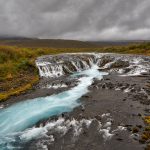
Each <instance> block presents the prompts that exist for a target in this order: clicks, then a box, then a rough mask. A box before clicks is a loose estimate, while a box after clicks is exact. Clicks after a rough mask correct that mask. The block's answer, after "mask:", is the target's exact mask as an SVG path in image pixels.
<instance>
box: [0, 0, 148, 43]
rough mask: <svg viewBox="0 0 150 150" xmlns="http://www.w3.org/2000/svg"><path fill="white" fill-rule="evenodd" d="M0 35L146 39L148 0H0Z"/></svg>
mask: <svg viewBox="0 0 150 150" xmlns="http://www.w3.org/2000/svg"><path fill="white" fill-rule="evenodd" d="M0 35H16V36H26V37H39V38H57V39H60V38H63V39H77V40H115V39H116V40H123V39H129V40H130V39H150V0H0Z"/></svg>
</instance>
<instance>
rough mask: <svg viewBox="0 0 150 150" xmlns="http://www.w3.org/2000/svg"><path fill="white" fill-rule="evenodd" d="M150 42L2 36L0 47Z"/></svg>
mask: <svg viewBox="0 0 150 150" xmlns="http://www.w3.org/2000/svg"><path fill="white" fill-rule="evenodd" d="M141 42H149V41H142V40H141V41H140V40H133V41H77V40H62V39H37V38H26V37H7V36H0V45H9V46H19V47H35V48H37V47H48V48H98V47H105V46H122V45H128V44H134V43H141Z"/></svg>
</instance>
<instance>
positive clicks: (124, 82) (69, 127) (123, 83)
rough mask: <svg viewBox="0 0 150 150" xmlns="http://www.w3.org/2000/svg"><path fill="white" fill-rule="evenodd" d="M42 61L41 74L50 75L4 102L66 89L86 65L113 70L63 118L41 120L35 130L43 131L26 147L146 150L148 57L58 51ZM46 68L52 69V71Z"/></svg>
mask: <svg viewBox="0 0 150 150" xmlns="http://www.w3.org/2000/svg"><path fill="white" fill-rule="evenodd" d="M68 56H69V57H68ZM86 56H88V57H86ZM60 58H61V59H60ZM64 58H65V59H64ZM82 59H83V60H84V63H83V61H81V60H82ZM40 60H42V64H41V63H39V62H38V63H39V64H40V65H39V66H38V67H39V69H40V71H41V76H44V75H45V76H46V78H45V77H42V80H41V81H40V83H39V84H38V85H36V86H35V88H34V91H30V92H29V93H26V94H24V95H21V96H18V97H13V98H12V99H10V101H7V102H5V103H2V104H1V105H3V106H5V105H10V102H11V101H12V100H14V101H13V102H16V101H21V100H25V99H32V98H35V97H41V96H42V97H44V96H48V95H51V94H56V93H59V92H61V91H64V90H68V89H70V88H72V87H74V86H76V85H77V84H78V79H77V78H70V77H69V78H68V75H69V73H70V74H71V72H73V71H78V70H79V69H80V70H82V69H87V68H88V67H90V66H91V65H92V63H95V62H97V64H98V65H99V71H107V72H108V73H109V74H108V75H106V76H104V78H103V79H102V80H98V79H94V81H93V84H92V85H91V86H90V87H89V92H88V93H87V94H86V95H84V96H82V97H81V98H80V102H81V106H79V107H77V108H75V109H74V110H73V111H72V112H70V113H65V112H64V113H63V114H62V115H60V116H55V117H51V118H49V119H48V120H47V119H46V120H43V121H40V122H38V123H37V124H36V129H38V128H39V129H42V133H41V134H40V136H38V137H37V138H33V139H32V138H31V140H30V142H27V143H25V145H24V146H23V147H24V149H31V150H34V149H35V150H37V149H40V150H41V149H53V150H60V149H61V150H70V149H73V150H83V149H86V150H88V149H89V150H91V149H92V150H99V149H101V150H105V149H107V150H112V149H113V150H120V149H122V150H127V149H128V150H133V149H136V150H143V149H145V148H146V146H147V145H148V144H149V139H147V140H145V139H143V138H142V135H143V132H144V131H145V124H144V120H143V118H144V117H145V116H150V107H149V105H150V71H149V70H150V68H149V67H150V61H149V60H150V58H149V57H144V56H132V55H115V54H105V55H103V54H101V55H95V54H92V57H91V54H86V55H81V54H80V55H79V56H78V55H75V54H73V55H72V56H71V57H70V55H66V56H62V55H59V56H57V57H56V58H55V57H53V58H52V59H50V57H48V56H47V57H46V59H45V58H40ZM43 60H46V61H47V62H50V61H52V60H53V61H52V62H53V63H52V65H53V66H54V65H57V67H52V68H51V63H48V65H47V64H46V63H43ZM58 60H59V62H58ZM62 60H63V61H62ZM73 60H75V61H73ZM98 60H99V61H98ZM66 61H68V62H70V63H66ZM54 62H55V63H54ZM56 62H57V64H56ZM72 62H73V63H72ZM64 63H65V64H67V65H68V66H69V67H68V68H67V65H66V67H65V69H64V70H63V72H60V71H62V69H63V67H64ZM59 64H60V65H59ZM45 67H46V69H44V68H45ZM56 68H57V69H56ZM45 70H48V71H47V72H48V73H47V72H46V71H45ZM53 72H55V74H53ZM53 75H54V76H55V78H54V76H53ZM66 75H67V76H66ZM31 131H32V130H31ZM40 131H41V130H40ZM148 132H149V131H148ZM31 134H32V132H31Z"/></svg>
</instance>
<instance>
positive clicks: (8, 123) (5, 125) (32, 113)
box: [0, 65, 106, 150]
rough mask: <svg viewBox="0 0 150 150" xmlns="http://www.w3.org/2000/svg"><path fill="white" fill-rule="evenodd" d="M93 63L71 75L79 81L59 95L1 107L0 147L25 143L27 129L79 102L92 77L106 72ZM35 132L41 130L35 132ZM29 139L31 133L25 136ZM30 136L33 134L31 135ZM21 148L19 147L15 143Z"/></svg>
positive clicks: (73, 106)
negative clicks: (24, 136)
mask: <svg viewBox="0 0 150 150" xmlns="http://www.w3.org/2000/svg"><path fill="white" fill-rule="evenodd" d="M97 69H98V67H97V66H96V65H93V66H92V68H91V69H87V70H85V71H81V72H79V73H75V74H74V75H72V77H74V76H79V75H83V76H82V77H80V78H79V81H80V82H79V84H78V85H77V86H76V87H74V88H72V89H70V90H68V91H64V92H62V93H59V94H57V95H52V96H47V97H40V98H35V99H32V100H26V101H23V102H19V103H17V104H15V105H12V106H10V107H8V108H6V109H1V110H0V150H9V149H14V145H18V144H16V143H22V142H23V139H21V137H23V134H24V132H25V131H26V129H27V128H30V127H32V126H34V125H35V124H36V123H37V122H38V121H40V120H42V119H46V118H48V117H50V116H53V115H59V114H61V113H63V112H69V111H71V110H72V109H73V108H75V107H77V106H78V105H80V103H79V101H78V100H79V98H80V97H81V96H82V95H84V94H86V93H87V92H88V87H89V86H90V85H91V84H92V81H93V78H99V79H101V78H102V76H103V75H105V74H106V73H103V72H99V71H98V70H97ZM36 136H38V134H37V133H36ZM26 139H28V137H26ZM29 139H30V137H29ZM15 148H18V147H15Z"/></svg>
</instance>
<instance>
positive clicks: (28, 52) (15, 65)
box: [0, 43, 150, 101]
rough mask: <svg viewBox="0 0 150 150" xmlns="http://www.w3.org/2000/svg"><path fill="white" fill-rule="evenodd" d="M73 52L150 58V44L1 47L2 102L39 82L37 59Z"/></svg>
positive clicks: (0, 96)
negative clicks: (97, 46) (132, 55)
mask: <svg viewBox="0 0 150 150" xmlns="http://www.w3.org/2000/svg"><path fill="white" fill-rule="evenodd" d="M72 52H76V53H77V52H110V53H112V52H113V53H124V54H142V55H148V56H150V43H142V44H132V45H128V46H111V47H100V48H49V47H47V48H46V47H44V48H42V47H39V48H36V47H34V48H33V47H29V48H28V47H17V46H2V45H1V46H0V101H4V100H7V99H8V98H9V97H10V96H13V95H19V94H20V93H22V92H25V91H26V90H28V89H31V88H32V86H33V84H35V83H36V82H38V79H39V78H38V70H37V68H36V66H35V59H36V58H37V57H39V56H42V55H47V54H50V55H53V54H59V53H72Z"/></svg>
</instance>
